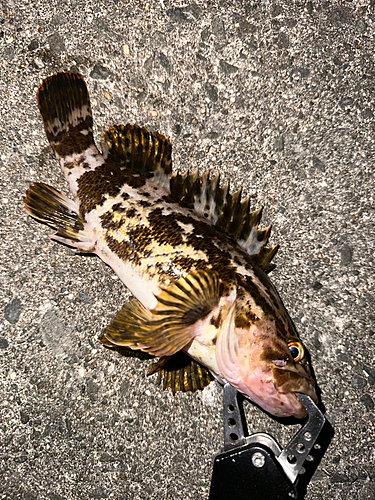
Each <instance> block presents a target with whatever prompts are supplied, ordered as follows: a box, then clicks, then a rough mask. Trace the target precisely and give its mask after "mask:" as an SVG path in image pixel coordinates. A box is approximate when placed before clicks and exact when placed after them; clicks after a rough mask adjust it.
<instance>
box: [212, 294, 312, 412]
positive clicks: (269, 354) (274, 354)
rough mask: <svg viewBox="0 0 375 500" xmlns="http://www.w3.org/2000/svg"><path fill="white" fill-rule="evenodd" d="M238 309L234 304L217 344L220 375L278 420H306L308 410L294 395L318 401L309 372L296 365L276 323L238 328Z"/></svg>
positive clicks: (263, 322)
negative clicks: (280, 337) (281, 418)
mask: <svg viewBox="0 0 375 500" xmlns="http://www.w3.org/2000/svg"><path fill="white" fill-rule="evenodd" d="M235 309H236V304H235V303H234V304H233V306H232V311H231V312H230V313H229V314H228V316H227V318H226V321H225V322H224V324H223V327H222V330H221V331H220V334H219V337H218V341H217V346H216V361H217V365H218V368H219V372H220V375H221V376H222V377H223V378H224V379H225V380H226V381H227V382H229V383H230V384H231V385H232V386H233V387H235V388H236V389H238V390H239V391H240V392H242V393H243V394H244V395H245V396H247V397H249V398H250V399H251V400H252V401H253V402H254V403H256V404H257V405H258V406H260V407H261V408H262V409H263V410H265V411H266V412H268V413H270V414H272V415H274V416H276V417H291V416H293V417H296V418H304V417H305V416H306V410H305V408H304V407H303V406H302V404H301V403H300V401H299V400H298V398H297V397H296V395H295V393H296V392H301V393H303V394H306V395H307V396H309V397H311V399H313V401H314V402H317V397H316V394H315V389H314V381H313V379H312V378H311V376H310V371H309V369H308V368H307V367H306V366H303V365H302V364H299V363H294V362H293V360H292V359H291V356H290V352H289V349H288V345H287V342H286V341H282V340H280V339H279V337H278V334H277V331H276V328H275V324H274V322H273V321H269V320H268V321H267V320H263V321H261V320H259V321H257V322H256V323H252V324H249V326H248V327H246V328H237V327H236V326H235V322H234V315H235Z"/></svg>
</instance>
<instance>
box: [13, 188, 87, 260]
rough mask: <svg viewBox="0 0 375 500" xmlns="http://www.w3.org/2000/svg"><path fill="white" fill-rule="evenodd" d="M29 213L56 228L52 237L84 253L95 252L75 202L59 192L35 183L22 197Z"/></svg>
mask: <svg viewBox="0 0 375 500" xmlns="http://www.w3.org/2000/svg"><path fill="white" fill-rule="evenodd" d="M23 202H24V204H25V210H26V212H27V213H28V214H29V215H30V216H31V217H33V218H34V219H37V220H39V221H41V222H44V223H45V224H47V225H48V226H50V227H52V228H54V229H56V233H55V234H53V235H51V236H50V238H51V239H53V240H55V241H58V242H60V243H64V244H65V245H69V246H71V247H74V248H77V249H78V250H81V251H84V252H90V251H93V249H94V242H93V241H91V239H90V237H89V236H88V235H87V234H86V233H85V228H84V224H83V221H82V219H81V218H80V216H79V214H78V212H77V206H76V204H75V202H74V201H72V200H70V199H69V198H68V197H67V196H65V195H64V194H62V193H60V192H59V191H57V190H56V189H54V188H52V187H51V186H48V185H47V184H44V183H42V182H36V183H35V184H32V185H31V186H30V187H29V189H28V190H27V191H26V195H25V197H24V198H23Z"/></svg>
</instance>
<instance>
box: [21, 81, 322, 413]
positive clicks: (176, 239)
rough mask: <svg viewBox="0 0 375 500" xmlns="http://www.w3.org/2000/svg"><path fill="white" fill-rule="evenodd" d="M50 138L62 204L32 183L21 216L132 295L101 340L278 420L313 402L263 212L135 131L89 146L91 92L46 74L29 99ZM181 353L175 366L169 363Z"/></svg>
mask: <svg viewBox="0 0 375 500" xmlns="http://www.w3.org/2000/svg"><path fill="white" fill-rule="evenodd" d="M37 98H38V104H39V109H40V112H41V116H42V119H43V124H44V128H45V131H46V134H47V138H48V140H49V142H50V144H51V146H52V149H53V150H54V152H55V155H56V157H57V158H58V160H59V163H60V166H61V169H62V172H63V173H64V176H65V178H66V180H67V181H68V183H69V186H70V190H71V192H72V195H73V200H69V199H68V198H66V197H64V195H61V193H58V191H56V190H55V189H54V188H52V187H50V186H47V185H45V184H42V183H35V184H33V185H32V186H30V188H29V189H28V191H27V193H26V196H25V198H24V202H25V208H26V211H27V212H28V213H29V214H30V215H31V216H32V217H34V218H36V219H38V220H40V221H42V222H45V223H46V224H48V225H50V226H51V227H53V228H54V229H55V230H56V233H55V234H53V235H52V236H51V238H52V239H54V240H56V241H58V242H60V243H65V244H68V245H70V246H72V247H74V248H75V249H76V250H77V251H83V252H88V251H90V252H93V253H95V254H96V255H98V256H99V257H100V258H101V259H102V260H103V261H104V262H106V263H107V264H108V265H109V266H111V267H112V269H113V270H114V271H115V272H116V273H117V275H118V276H119V278H120V279H121V280H122V281H123V283H124V284H125V285H126V286H127V287H128V288H129V290H130V291H131V292H132V294H133V295H134V299H132V300H131V301H130V302H127V303H125V304H124V305H123V307H122V308H121V309H120V311H119V312H118V314H117V315H116V317H115V318H114V319H113V320H112V321H111V323H110V324H109V325H108V327H107V328H106V329H105V330H104V332H103V334H102V335H101V337H100V340H101V342H102V343H103V344H104V345H105V346H108V347H118V346H122V347H128V348H131V349H134V350H141V351H144V352H147V353H149V354H151V355H153V356H157V357H160V359H159V361H158V362H157V363H156V364H154V365H153V366H152V367H151V370H150V373H154V372H158V375H159V377H158V379H159V382H163V386H164V387H171V389H172V391H176V390H184V391H188V390H195V389H202V388H203V387H204V386H205V385H207V383H209V381H210V380H211V375H212V376H213V377H216V378H217V379H218V380H219V381H220V382H221V383H224V382H226V381H227V382H229V383H230V384H232V385H233V387H235V388H236V389H238V390H239V391H241V392H242V393H243V394H244V395H245V396H247V397H249V398H250V399H251V400H252V401H254V402H255V403H257V404H258V405H260V406H261V407H262V408H263V409H264V410H266V411H268V412H270V413H272V414H274V415H276V416H290V415H293V416H296V417H303V416H305V409H304V408H303V406H302V405H301V403H300V402H299V400H298V398H297V397H296V396H295V393H296V392H300V393H304V394H306V395H308V396H310V397H312V398H313V399H314V400H316V395H315V390H314V382H313V379H312V377H311V373H310V368H309V362H308V359H307V356H306V352H305V349H304V347H303V344H302V342H301V341H300V339H299V337H298V334H297V332H296V329H295V327H294V325H293V322H292V320H291V319H290V317H289V315H288V313H287V311H286V310H285V308H284V306H283V304H282V301H281V299H280V297H279V295H278V293H277V291H276V290H275V288H274V286H273V285H272V283H271V282H270V280H269V278H268V276H267V274H266V273H267V272H269V271H270V270H271V269H272V268H273V267H274V264H273V262H272V258H273V257H274V255H275V253H276V251H277V249H278V246H274V247H267V242H268V239H269V235H270V229H271V228H270V226H269V227H268V228H265V229H259V227H258V225H259V222H260V219H261V214H262V209H259V210H256V211H254V212H251V211H250V208H249V207H250V201H249V198H246V199H245V200H241V190H239V191H237V192H236V193H233V194H231V193H230V190H229V184H225V185H223V186H220V176H219V175H217V176H216V177H212V178H211V177H210V175H209V173H208V172H206V173H204V174H202V175H199V173H198V171H197V170H196V171H194V172H189V171H187V172H185V173H173V172H172V159H171V144H170V142H169V141H168V139H166V138H165V137H163V136H162V135H160V134H158V133H156V132H153V133H149V132H148V131H147V130H146V129H144V128H142V127H139V126H137V125H125V126H124V125H115V126H112V127H110V128H109V129H108V131H106V132H105V133H104V134H103V136H102V139H101V149H102V152H100V151H99V150H98V148H97V147H96V146H95V144H94V140H93V134H92V113H91V107H90V101H89V95H88V92H87V88H86V85H85V82H84V80H83V78H82V77H81V76H80V75H78V74H76V73H70V72H68V73H58V74H56V75H53V76H51V77H49V78H47V79H46V80H44V81H43V82H42V84H41V86H40V88H39V90H38V94H37ZM177 361H178V362H177Z"/></svg>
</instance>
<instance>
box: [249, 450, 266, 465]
mask: <svg viewBox="0 0 375 500" xmlns="http://www.w3.org/2000/svg"><path fill="white" fill-rule="evenodd" d="M251 461H252V462H253V465H254V467H258V469H260V468H261V467H263V466H264V464H265V463H266V459H265V456H264V455H263V453H260V451H257V452H256V453H254V455H253V456H252V457H251Z"/></svg>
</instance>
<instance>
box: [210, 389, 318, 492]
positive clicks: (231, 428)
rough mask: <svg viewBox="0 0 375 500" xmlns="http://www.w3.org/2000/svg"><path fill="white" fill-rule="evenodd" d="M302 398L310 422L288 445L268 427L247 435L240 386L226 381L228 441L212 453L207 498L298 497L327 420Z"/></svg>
mask: <svg viewBox="0 0 375 500" xmlns="http://www.w3.org/2000/svg"><path fill="white" fill-rule="evenodd" d="M297 397H298V399H299V400H300V401H301V403H302V404H303V406H304V407H305V408H306V411H307V413H308V417H309V419H308V421H307V423H306V424H305V425H304V426H303V427H302V428H301V429H300V430H299V431H298V432H297V434H296V435H295V436H294V437H293V438H292V439H291V441H290V442H289V443H288V444H287V446H286V447H285V448H284V449H281V447H280V445H279V444H278V443H277V442H276V441H275V439H274V438H273V437H272V436H270V435H269V434H266V433H262V432H260V433H256V434H252V435H251V436H245V434H244V425H246V422H245V421H243V416H242V413H241V409H242V408H241V409H240V406H239V402H238V392H237V390H236V389H234V388H233V387H232V386H231V385H229V384H226V385H225V386H224V395H223V403H224V415H223V416H224V447H223V448H222V450H221V452H220V453H218V454H217V455H216V457H215V459H214V468H213V474H212V481H211V490H210V496H209V500H233V499H235V500H265V499H267V500H284V499H285V500H292V499H298V492H297V489H296V483H297V479H298V475H299V474H300V473H301V472H302V471H303V464H304V462H305V460H308V461H309V460H312V459H313V457H312V456H311V455H310V453H311V451H312V450H313V448H314V446H315V443H316V440H317V438H318V436H319V434H320V432H321V430H322V428H323V426H324V424H325V421H326V420H325V417H324V416H323V414H322V413H321V411H320V410H319V409H318V408H317V407H316V406H315V404H314V403H313V401H312V400H311V399H310V398H309V397H308V396H305V395H304V394H297Z"/></svg>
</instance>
